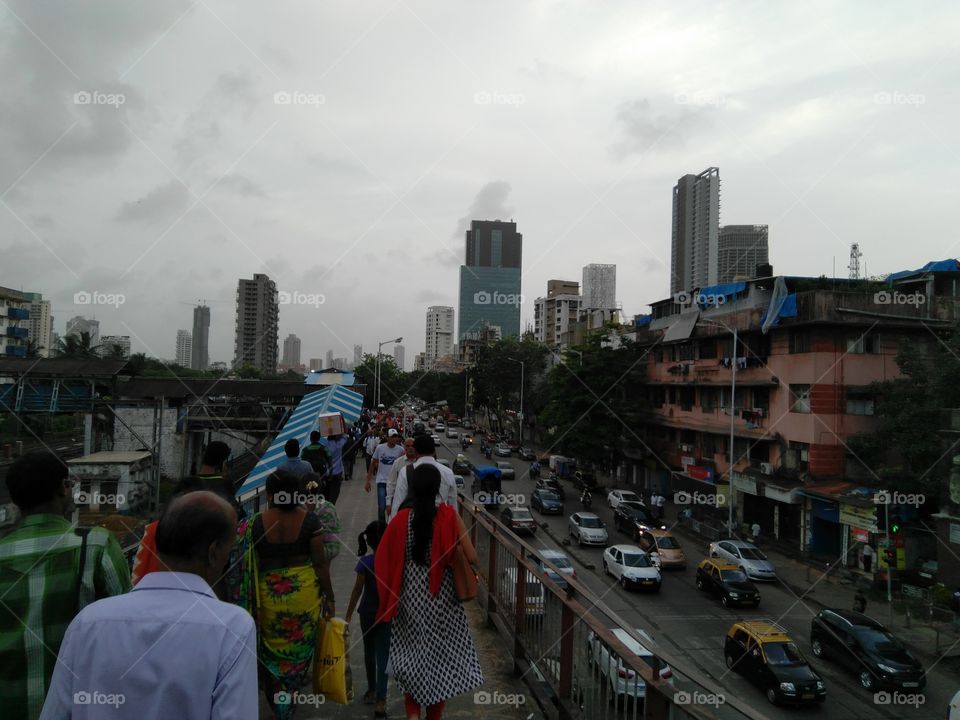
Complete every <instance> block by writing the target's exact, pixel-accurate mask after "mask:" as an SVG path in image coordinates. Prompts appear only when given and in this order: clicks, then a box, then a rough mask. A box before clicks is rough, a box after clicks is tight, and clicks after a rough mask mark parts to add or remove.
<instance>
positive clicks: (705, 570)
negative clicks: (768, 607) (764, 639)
mask: <svg viewBox="0 0 960 720" xmlns="http://www.w3.org/2000/svg"><path fill="white" fill-rule="evenodd" d="M697 588H698V589H699V590H702V591H703V592H708V593H710V594H711V595H716V596H718V597H719V598H720V602H721V603H722V604H723V606H724V607H730V606H732V605H747V606H749V607H757V605H759V604H760V591H759V590H757V586H756V585H754V584H753V583H752V582H750V578H748V577H747V574H746V573H745V572H744V571H743V570H741V569H740V568H739V567H737V566H736V565H734V564H733V563H728V562H727V561H726V560H720V559H718V558H705V559H703V560H701V561H700V564H699V565H697Z"/></svg>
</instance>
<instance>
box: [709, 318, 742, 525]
mask: <svg viewBox="0 0 960 720" xmlns="http://www.w3.org/2000/svg"><path fill="white" fill-rule="evenodd" d="M704 322H705V323H709V324H711V325H714V326H719V327H722V328H724V329H726V330H730V328H729V327H727V326H726V325H725V324H724V323H721V322H717V321H716V320H707V321H704ZM732 349H733V353H732V357H731V358H730V453H729V455H730V467H729V469H728V470H727V476H728V478H727V480H728V482H729V484H730V487H729V491H728V492H729V493H730V498H729V502H728V503H727V530H728V531H729V533H730V537H733V465H734V462H736V458H735V457H734V454H733V438H734V430H735V424H734V420H735V417H734V413H735V412H736V409H737V406H736V395H737V328H736V327H734V328H733V348H732Z"/></svg>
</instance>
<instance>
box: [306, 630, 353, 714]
mask: <svg viewBox="0 0 960 720" xmlns="http://www.w3.org/2000/svg"><path fill="white" fill-rule="evenodd" d="M348 634H349V630H348V628H347V624H346V623H345V622H344V621H343V620H340V619H339V618H333V619H331V620H320V626H319V627H318V628H317V649H316V652H315V653H314V655H313V692H314V693H317V694H322V695H324V696H325V698H326V699H327V700H328V701H329V702H335V703H339V704H340V705H346V704H348V703H350V702H352V701H353V676H352V674H351V672H350V657H349V652H348V649H349V647H350V644H349V638H348Z"/></svg>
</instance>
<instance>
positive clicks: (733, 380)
mask: <svg viewBox="0 0 960 720" xmlns="http://www.w3.org/2000/svg"><path fill="white" fill-rule="evenodd" d="M736 395H737V328H736V327H734V328H733V358H732V359H731V361H730V488H729V493H730V502H728V503H727V528H728V529H729V531H730V537H733V464H734V462H735V461H734V456H733V429H734V413H735V412H736V409H737V405H736Z"/></svg>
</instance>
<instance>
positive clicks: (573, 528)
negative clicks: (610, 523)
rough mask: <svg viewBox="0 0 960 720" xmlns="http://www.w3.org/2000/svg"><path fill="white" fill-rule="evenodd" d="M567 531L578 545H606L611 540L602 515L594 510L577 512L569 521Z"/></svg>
mask: <svg viewBox="0 0 960 720" xmlns="http://www.w3.org/2000/svg"><path fill="white" fill-rule="evenodd" d="M567 532H568V533H569V534H570V537H572V538H574V539H576V541H577V545H579V546H580V547H583V546H584V545H606V544H607V543H608V542H609V541H610V536H609V535H608V534H607V526H606V525H604V524H603V520H601V519H600V516H599V515H597V514H596V513H592V512H575V513H574V514H573V515H571V516H570V519H569V520H568V521H567Z"/></svg>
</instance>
